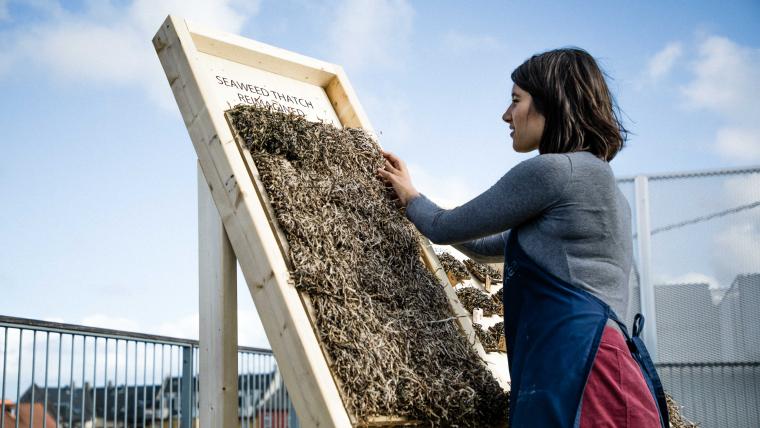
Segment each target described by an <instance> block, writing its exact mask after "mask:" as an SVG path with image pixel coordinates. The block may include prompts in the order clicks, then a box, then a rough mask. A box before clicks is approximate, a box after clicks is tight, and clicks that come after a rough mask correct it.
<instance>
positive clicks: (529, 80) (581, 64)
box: [511, 48, 628, 161]
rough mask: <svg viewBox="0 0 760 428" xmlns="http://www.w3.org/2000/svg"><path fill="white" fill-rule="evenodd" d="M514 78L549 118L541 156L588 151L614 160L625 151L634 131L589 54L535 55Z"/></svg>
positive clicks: (569, 51) (573, 50)
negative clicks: (622, 117)
mask: <svg viewBox="0 0 760 428" xmlns="http://www.w3.org/2000/svg"><path fill="white" fill-rule="evenodd" d="M511 77H512V81H513V82H514V83H515V84H516V85H517V86H519V87H520V88H522V89H523V90H525V91H527V92H528V93H529V94H530V95H531V97H532V98H533V104H534V105H535V107H536V110H537V111H538V112H539V113H541V114H542V115H543V116H544V117H545V118H546V124H545V127H544V134H543V136H542V137H541V142H540V143H539V145H538V151H539V153H568V152H577V151H588V152H591V153H593V154H594V155H596V156H597V157H598V158H601V159H604V160H606V161H610V160H612V158H614V157H615V155H616V154H617V152H618V151H619V150H620V149H622V148H623V144H624V143H625V141H626V140H627V139H628V130H627V129H625V128H624V127H623V124H622V123H621V121H620V110H619V108H618V107H617V104H616V103H615V99H614V97H613V96H612V94H611V93H610V90H609V88H608V87H607V82H606V81H605V80H604V78H605V74H604V72H602V70H600V69H599V66H598V65H597V64H596V61H595V60H594V57H592V56H591V55H589V53H588V52H586V51H584V50H583V49H579V48H565V49H555V50H551V51H548V52H544V53H541V54H537V55H533V56H532V57H530V59H528V60H526V61H525V62H524V63H522V65H520V66H519V67H517V68H516V69H515V71H513V72H512V76H511Z"/></svg>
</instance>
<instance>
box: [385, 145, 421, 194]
mask: <svg viewBox="0 0 760 428" xmlns="http://www.w3.org/2000/svg"><path fill="white" fill-rule="evenodd" d="M382 153H383V157H384V158H385V166H384V167H383V168H379V169H378V170H377V173H378V175H379V176H380V177H381V178H382V179H383V180H384V181H385V182H386V183H390V184H391V185H392V186H393V190H395V191H396V195H397V196H398V199H399V202H400V203H401V205H402V206H404V207H405V206H406V205H407V204H408V203H409V201H411V200H412V199H414V198H415V197H417V196H419V195H420V192H418V191H417V189H415V188H414V185H413V184H412V177H411V176H410V175H409V170H408V169H407V167H406V163H404V161H402V160H401V159H399V158H398V157H397V156H396V155H394V154H393V153H390V152H386V151H382Z"/></svg>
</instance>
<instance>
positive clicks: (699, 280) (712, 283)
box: [654, 272, 720, 288]
mask: <svg viewBox="0 0 760 428" xmlns="http://www.w3.org/2000/svg"><path fill="white" fill-rule="evenodd" d="M654 282H655V284H657V285H681V284H707V285H709V287H710V288H719V287H720V283H719V282H718V280H717V279H715V278H714V277H712V276H710V275H707V274H704V273H700V272H689V273H685V274H683V275H679V276H673V277H669V276H660V277H657V278H655V281H654Z"/></svg>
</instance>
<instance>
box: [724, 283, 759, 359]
mask: <svg viewBox="0 0 760 428" xmlns="http://www.w3.org/2000/svg"><path fill="white" fill-rule="evenodd" d="M718 306H719V308H720V320H721V322H720V325H721V331H720V336H721V341H722V343H721V345H722V348H723V350H724V352H725V355H724V361H742V362H743V361H760V273H752V274H745V275H738V276H737V277H736V279H734V282H733V283H731V287H729V289H728V291H726V293H725V294H724V295H723V298H722V299H721V301H720V303H719V304H718Z"/></svg>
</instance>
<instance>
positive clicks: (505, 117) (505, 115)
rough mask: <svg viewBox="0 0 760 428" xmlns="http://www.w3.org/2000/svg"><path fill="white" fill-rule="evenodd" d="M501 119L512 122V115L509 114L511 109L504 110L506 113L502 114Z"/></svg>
mask: <svg viewBox="0 0 760 428" xmlns="http://www.w3.org/2000/svg"><path fill="white" fill-rule="evenodd" d="M501 120H503V121H504V122H507V123H512V115H511V114H509V109H507V111H505V112H504V114H502V115H501Z"/></svg>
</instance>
